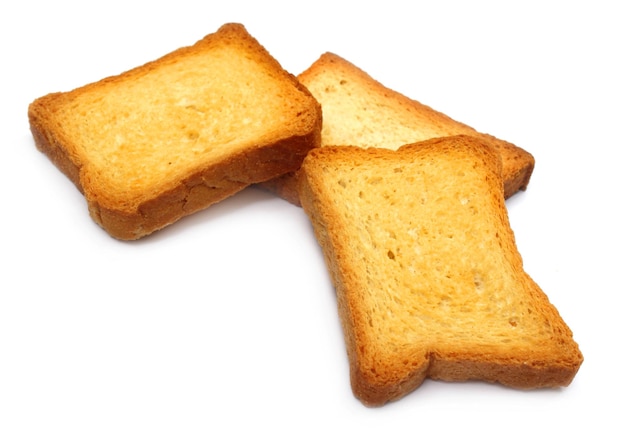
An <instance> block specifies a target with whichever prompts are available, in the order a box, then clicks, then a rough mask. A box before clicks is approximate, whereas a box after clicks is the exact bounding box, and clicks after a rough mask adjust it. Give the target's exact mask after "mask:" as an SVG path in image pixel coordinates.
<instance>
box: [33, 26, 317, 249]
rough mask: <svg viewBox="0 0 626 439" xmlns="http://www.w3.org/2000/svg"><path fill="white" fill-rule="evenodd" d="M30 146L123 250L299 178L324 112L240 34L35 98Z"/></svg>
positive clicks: (238, 29) (222, 34)
mask: <svg viewBox="0 0 626 439" xmlns="http://www.w3.org/2000/svg"><path fill="white" fill-rule="evenodd" d="M28 116H29V120H30V125H31V131H32V133H33V137H34V139H35V143H36V146H37V147H38V148H39V149H40V150H41V151H43V152H44V153H45V154H47V155H48V157H49V158H50V159H51V160H52V161H53V162H54V163H55V164H56V165H57V166H58V167H59V169H60V170H61V171H63V172H64V173H65V174H66V175H67V176H68V177H69V178H70V179H71V180H72V181H73V182H74V184H75V185H76V186H77V187H78V189H79V190H80V191H81V192H82V193H83V194H84V195H85V198H86V200H87V204H88V208H89V212H90V214H91V216H92V218H93V219H94V220H95V221H96V222H97V223H98V224H100V225H101V226H102V227H103V228H104V229H105V230H106V231H107V232H108V233H109V234H111V235H112V236H114V237H116V238H119V239H123V240H132V239H137V238H141V237H142V236H145V235H148V234H150V233H152V232H154V231H155V230H158V229H160V228H162V227H164V226H166V225H168V224H171V223H172V222H174V221H176V220H178V219H180V218H181V217H183V216H185V215H189V214H191V213H193V212H196V211H198V210H200V209H203V208H205V207H207V206H209V205H211V204H213V203H216V202H218V201H220V200H222V199H224V198H225V197H228V196H230V195H232V194H234V193H236V192H238V191H240V190H241V189H243V188H245V187H246V186H248V185H250V184H254V183H258V182H261V181H264V180H268V179H271V178H273V177H276V176H279V175H281V174H285V173H286V172H291V171H294V170H296V169H298V168H299V166H300V164H301V162H302V160H303V158H304V156H305V155H306V153H307V152H308V151H309V150H310V149H311V148H314V147H318V146H319V145H320V141H321V134H320V132H321V108H320V106H319V104H318V102H317V101H316V100H315V99H314V98H313V96H311V94H310V93H309V92H308V90H307V89H306V88H304V87H303V86H302V85H301V84H300V83H299V82H298V81H297V80H296V78H295V77H294V76H293V75H291V74H290V73H288V72H287V71H285V70H284V69H283V68H282V67H281V66H280V64H279V63H278V62H277V61H276V60H275V59H274V58H273V57H272V56H271V55H270V54H269V53H268V52H267V50H266V49H265V48H264V47H263V46H261V45H260V44H259V42H258V41H257V40H256V39H254V38H253V37H252V36H251V35H250V34H249V33H248V32H247V30H246V29H245V28H244V27H243V26H242V25H240V24H234V23H232V24H226V25H224V26H222V27H221V28H220V29H219V30H218V31H217V32H215V33H213V34H210V35H207V36H206V37H205V38H203V39H202V40H200V41H198V42H197V43H196V44H194V45H192V46H190V47H183V48H180V49H178V50H175V51H174V52H172V53H169V54H167V55H165V56H163V57H162V58H160V59H158V60H155V61H153V62H150V63H147V64H145V65H143V66H140V67H137V68H134V69H132V70H130V71H127V72H124V73H122V74H120V75H118V76H114V77H109V78H105V79H103V80H101V81H98V82H95V83H92V84H88V85H85V86H83V87H80V88H77V89H75V90H72V91H69V92H64V93H52V94H49V95H46V96H43V97H41V98H39V99H36V100H35V101H34V102H33V103H32V104H31V105H30V106H29V109H28Z"/></svg>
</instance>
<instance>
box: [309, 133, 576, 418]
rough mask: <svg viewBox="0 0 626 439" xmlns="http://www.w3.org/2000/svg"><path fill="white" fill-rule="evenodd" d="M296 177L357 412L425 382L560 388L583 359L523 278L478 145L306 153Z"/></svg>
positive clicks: (459, 140) (497, 168)
mask: <svg viewBox="0 0 626 439" xmlns="http://www.w3.org/2000/svg"><path fill="white" fill-rule="evenodd" d="M298 175H299V193H300V200H301V202H302V206H303V208H304V210H305V212H306V214H307V215H308V216H309V217H310V219H311V222H312V224H313V229H314V231H315V234H316V237H317V239H318V242H319V243H320V246H321V248H322V250H323V253H324V257H325V260H326V263H327V265H328V268H329V271H330V274H331V277H332V280H333V284H334V285H335V288H336V293H337V303H338V309H339V316H340V320H341V323H342V328H343V331H344V336H345V342H346V347H347V352H348V358H349V363H350V375H351V384H352V389H353V392H354V394H355V395H356V397H358V398H359V399H360V400H361V401H362V402H363V403H364V404H365V405H367V406H379V405H382V404H385V403H386V402H388V401H392V400H396V399H398V398H401V397H402V396H404V395H406V394H407V393H409V392H411V391H412V390H414V389H416V388H417V387H418V386H419V385H420V384H421V383H422V381H423V380H424V379H425V378H427V377H430V378H432V379H437V380H444V381H465V380H484V381H488V382H497V383H501V384H503V385H506V386H510V387H514V388H520V389H531V388H540V387H558V386H567V385H568V384H569V383H570V382H571V381H572V379H573V377H574V376H575V374H576V373H577V371H578V369H579V367H580V365H581V363H582V360H583V357H582V355H581V353H580V351H579V348H578V345H577V344H576V342H575V341H574V340H573V338H572V332H571V331H570V329H569V328H568V326H567V325H566V324H565V322H564V321H563V320H562V318H561V317H560V315H559V313H558V311H557V310H556V309H555V307H554V306H553V305H551V303H550V302H549V300H548V298H547V297H546V295H545V294H544V293H543V292H542V290H541V289H540V287H539V286H538V285H537V284H536V283H535V282H534V281H533V280H532V279H531V278H530V276H529V275H528V274H527V273H526V272H525V271H524V268H523V266H522V258H521V256H520V254H519V252H518V250H517V247H516V244H515V239H514V235H513V232H512V230H511V228H510V225H509V220H508V214H507V210H506V206H505V202H504V196H503V190H502V177H501V160H500V157H499V155H498V154H497V153H496V152H495V150H494V149H493V148H491V147H490V146H488V145H487V144H486V143H485V142H484V141H482V140H480V139H478V138H476V137H470V136H463V135H461V136H453V137H446V138H438V139H431V140H427V141H424V142H421V143H418V144H412V145H406V146H403V147H402V148H400V149H399V150H397V151H391V150H387V149H380V148H371V149H363V148H359V147H324V148H317V149H315V150H313V151H311V152H310V153H309V155H308V156H307V158H306V159H305V160H304V163H303V165H302V168H301V169H300V171H299V173H298Z"/></svg>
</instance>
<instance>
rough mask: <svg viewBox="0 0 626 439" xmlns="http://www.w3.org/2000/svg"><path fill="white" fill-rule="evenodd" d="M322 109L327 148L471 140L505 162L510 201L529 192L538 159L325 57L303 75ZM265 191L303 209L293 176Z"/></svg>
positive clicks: (268, 185) (270, 184)
mask: <svg viewBox="0 0 626 439" xmlns="http://www.w3.org/2000/svg"><path fill="white" fill-rule="evenodd" d="M298 79H299V80H300V82H301V83H302V84H303V85H304V86H306V87H307V88H308V89H309V90H310V91H311V93H312V94H313V96H315V98H316V99H317V100H318V101H319V102H320V104H321V105H322V111H323V115H324V123H323V126H322V146H328V145H332V146H336V145H351V146H359V147H363V148H368V147H378V148H388V149H394V150H395V149H398V148H399V147H400V146H402V145H405V144H410V143H415V142H420V141H423V140H428V139H431V138H436V137H445V136H453V135H459V134H467V135H471V136H476V137H479V138H481V139H483V140H484V141H485V142H486V143H488V144H489V145H491V146H493V147H494V148H496V149H497V150H498V151H499V152H500V154H501V156H502V162H503V173H504V192H505V197H506V198H508V197H510V196H512V195H513V194H515V193H516V192H517V191H519V190H524V189H526V187H527V185H528V183H529V180H530V177H531V174H532V172H533V168H534V164H535V161H534V158H533V156H532V155H531V154H530V153H528V152H527V151H525V150H524V149H522V148H520V147H518V146H515V145H513V144H512V143H509V142H506V141H504V140H501V139H498V138H496V137H493V136H491V135H489V134H484V133H480V132H478V131H476V130H475V129H473V128H471V127H469V126H468V125H465V124H463V123H461V122H457V121H456V120H453V119H452V118H450V117H448V116H447V115H445V114H443V113H441V112H439V111H436V110H434V109H432V108H430V107H428V106H426V105H424V104H422V103H420V102H418V101H416V100H413V99H410V98H408V97H406V96H404V95H402V94H401V93H398V92H396V91H394V90H391V89H389V88H387V87H385V86H384V85H382V84H381V83H380V82H378V81H376V80H375V79H373V78H372V77H371V76H370V75H368V74H367V73H366V72H364V71H363V70H361V69H360V68H358V67H356V66H355V65H354V64H352V63H350V62H348V61H346V60H345V59H343V58H341V57H339V56H337V55H335V54H333V53H325V54H323V55H322V56H321V57H320V58H319V59H318V60H317V61H315V62H314V63H313V64H312V65H311V66H310V67H309V68H308V69H307V70H305V71H304V72H302V73H301V74H300V75H298ZM263 186H264V187H265V188H267V189H269V190H271V191H273V192H275V193H277V194H279V195H280V196H281V197H283V198H285V199H286V200H288V201H290V202H291V203H293V204H296V205H298V204H299V201H298V195H297V191H296V190H295V177H294V175H293V174H289V175H285V176H282V177H280V178H278V179H276V180H273V181H270V182H267V183H264V184H263Z"/></svg>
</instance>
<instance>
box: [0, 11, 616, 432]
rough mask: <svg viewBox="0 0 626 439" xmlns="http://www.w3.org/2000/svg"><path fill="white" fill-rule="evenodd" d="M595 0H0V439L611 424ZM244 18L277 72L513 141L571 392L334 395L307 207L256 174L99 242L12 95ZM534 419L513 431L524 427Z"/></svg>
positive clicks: (608, 261)
mask: <svg viewBox="0 0 626 439" xmlns="http://www.w3.org/2000/svg"><path fill="white" fill-rule="evenodd" d="M620 3H621V2H619V1H614V2H609V1H602V0H594V1H587V2H581V1H563V2H555V1H524V2H521V1H520V2H502V1H500V2H496V1H494V2H485V1H475V2H470V1H458V2H450V1H437V2H435V1H423V2H421V1H416V2H408V1H403V2H399V1H392V0H386V1H384V2H377V3H374V2H369V3H367V2H340V1H338V0H335V1H325V0H318V1H309V2H302V3H298V2H293V1H292V2H277V1H249V2H243V1H235V0H233V1H220V2H213V1H208V0H205V1H198V2H191V1H185V0H178V1H170V2H162V1H153V2H144V1H142V2H138V3H134V2H131V1H124V2H121V1H107V2H75V1H21V2H4V3H3V4H2V6H0V37H1V38H0V44H1V49H2V50H1V59H2V61H1V69H0V78H1V80H0V87H1V89H0V92H1V93H0V111H1V113H0V125H1V130H0V136H2V137H1V143H0V178H1V179H2V180H1V184H0V188H1V191H2V192H1V197H0V200H1V202H0V209H1V211H0V234H1V235H0V236H1V238H0V255H1V256H2V258H1V260H0V264H1V265H0V437H1V438H7V439H13V438H50V437H54V438H56V437H59V438H61V437H62V438H111V437H115V438H143V437H146V438H148V437H149V438H200V437H257V436H259V435H261V434H269V435H271V437H276V438H293V437H339V436H343V437H355V438H374V437H376V438H379V437H388V438H393V437H399V435H403V436H402V437H406V436H405V435H408V436H411V437H418V436H426V435H428V436H431V437H452V436H463V437H483V438H488V437H507V438H515V437H538V438H540V437H567V436H569V435H572V434H579V435H581V436H577V437H589V436H591V435H593V437H624V435H625V427H624V420H623V417H624V412H625V410H624V409H625V405H624V396H625V392H626V386H625V384H624V373H623V367H624V359H625V358H624V353H623V351H624V345H625V343H624V335H625V330H624V308H623V305H624V293H626V287H625V281H624V271H625V269H626V267H625V262H626V258H625V256H624V248H626V241H625V239H624V223H625V221H624V220H625V219H626V217H625V216H624V213H623V210H622V208H623V206H622V204H623V201H624V191H623V186H624V177H623V174H622V168H623V165H622V161H623V153H624V149H625V147H626V140H625V136H624V132H625V128H626V118H625V116H626V111H625V104H624V102H626V90H625V85H624V81H625V78H626V70H625V68H624V64H623V62H624V55H625V53H626V50H625V45H626V31H625V29H626V26H625V25H624V22H625V18H626V15H625V13H624V12H622V11H623V9H622V8H621V7H620V6H621V5H620ZM226 22H240V23H243V24H244V25H245V26H246V27H247V29H248V31H249V32H250V33H251V34H252V35H253V36H255V37H256V38H257V39H258V40H259V41H260V42H261V43H262V44H263V45H264V46H265V47H266V48H267V49H268V50H269V51H270V52H271V53H272V54H273V55H274V56H275V57H276V58H277V59H278V60H279V61H280V62H281V64H282V65H283V67H285V68H286V69H287V70H289V71H290V72H292V73H294V74H297V73H300V72H301V71H302V70H304V69H305V68H306V67H308V66H309V64H311V63H312V62H313V61H315V60H316V59H317V57H318V56H319V55H320V54H321V53H323V52H325V51H332V52H335V53H337V54H339V55H340V56H342V57H344V58H346V59H348V60H349V61H352V62H353V63H355V64H356V65H358V66H360V67H361V68H363V69H364V70H366V71H367V72H368V73H370V74H371V75H372V76H373V77H374V78H376V79H378V80H379V81H381V82H382V83H383V84H385V85H387V86H388V87H391V88H393V89H395V90H398V91H400V92H402V93H404V94H406V95H408V96H410V97H412V98H414V99H417V100H419V101H421V102H423V103H425V104H427V105H430V106H432V107H434V108H435V109H438V110H440V111H443V112H445V113H447V114H448V115H450V116H451V117H453V118H455V119H457V120H460V121H462V122H465V123H467V124H469V125H471V126H473V127H475V128H477V129H478V130H480V131H484V132H489V133H491V134H493V135H496V136H498V137H501V138H503V139H506V140H509V141H511V142H513V143H516V144H517V145H519V146H521V147H523V148H525V149H527V150H528V151H530V152H531V153H533V155H534V156H535V158H536V161H537V165H536V169H535V172H534V175H533V177H532V179H531V184H530V186H529V188H528V191H526V192H525V193H522V194H519V195H516V196H515V197H513V198H512V199H511V200H509V201H508V202H507V205H508V207H509V214H510V220H511V225H512V227H513V230H514V231H515V234H516V238H517V242H518V247H519V249H520V252H521V253H522V256H523V257H524V261H525V267H526V270H527V271H528V272H529V273H530V275H531V276H532V277H533V278H534V279H535V280H536V281H537V282H538V283H539V284H540V285H541V286H542V288H543V289H544V290H545V292H546V293H547V295H548V296H549V297H550V299H551V301H552V302H553V303H554V304H555V305H556V306H557V308H558V309H559V311H560V313H561V315H562V316H563V318H564V320H565V321H566V322H567V323H568V325H569V326H570V327H571V328H572V330H573V332H574V336H575V339H576V340H577V341H578V343H579V344H580V347H581V350H582V352H583V354H584V356H585V362H584V364H583V366H582V368H581V369H580V371H579V373H578V375H577V376H576V378H575V380H574V382H573V383H572V384H571V386H570V387H568V388H565V389H561V390H540V391H530V392H522V391H516V390H510V389H507V388H503V387H500V386H497V385H488V384H484V383H461V384H449V383H439V382H433V381H427V382H425V383H424V384H423V385H422V386H421V387H420V388H419V389H418V390H417V391H415V392H413V393H412V394H410V395H409V396H407V397H405V398H404V399H402V400H401V401H399V402H396V403H393V404H389V405H387V406H385V407H383V408H377V409H371V408H365V407H364V406H363V405H362V404H361V403H360V402H358V401H357V400H356V399H355V398H354V397H353V396H352V393H351V390H350V386H349V378H348V364H347V358H346V355H345V350H344V345H343V339H342V334H341V331H340V327H339V323H338V318H337V315H336V308H335V298H334V291H333V289H332V287H331V285H330V282H329V279H328V276H327V273H326V269H325V267H324V264H323V260H322V258H321V253H320V249H319V248H318V246H317V243H316V242H315V240H314V238H313V236H312V232H311V228H310V225H309V222H308V219H307V218H306V216H305V215H304V213H303V212H302V211H301V210H300V209H299V208H296V207H294V206H292V205H290V204H288V203H286V202H284V201H282V200H280V199H277V198H275V197H273V196H271V195H269V194H267V193H264V192H262V191H260V190H257V189H248V190H245V191H244V192H242V193H240V194H239V195H237V196H235V197H233V198H231V199H229V200H227V201H225V202H222V203H220V204H219V205H216V206H214V207H211V208H209V209H207V210H206V211H204V212H201V213H199V214H196V215H194V216H192V217H189V218H187V219H185V220H183V221H180V222H179V223H177V224H176V225H174V226H171V227H169V228H167V229H166V230H164V231H162V232H159V233H157V234H155V235H153V236H151V237H149V238H146V239H144V240H142V241H140V242H135V243H123V242H118V241H116V240H113V239H112V238H110V237H109V236H108V235H106V234H105V233H104V232H103V231H102V230H101V229H99V228H98V227H97V226H96V225H95V224H94V223H93V222H92V221H91V219H90V218H89V216H88V213H87V208H86V204H85V201H84V199H83V198H82V196H81V195H80V194H79V192H78V191H77V190H76V189H75V188H74V186H72V184H71V183H70V182H69V180H68V179H67V178H66V177H65V176H63V175H62V174H61V173H60V172H59V171H58V170H57V169H56V168H55V167H54V166H53V165H52V164H51V163H50V162H49V161H48V159H47V158H46V157H45V156H44V155H43V154H41V153H39V152H38V151H37V150H36V149H35V147H34V144H33V141H32V138H31V135H30V132H29V128H28V121H27V116H26V110H27V106H28V104H29V103H30V102H31V101H32V100H33V99H35V98H37V97H39V96H41V95H44V94H46V93H49V92H52V91H64V90H70V89H72V88H75V87H78V86H80V85H83V84H85V83H88V82H92V81H96V80H99V79H101V78H102V77H104V76H108V75H112V74H117V73H120V72H121V71H123V70H127V69H129V68H132V67H135V66H136V65H139V64H142V63H144V62H146V61H149V60H152V59H155V58H157V57H159V56H161V55H163V54H165V53H167V52H169V51H171V50H173V49H175V48H177V47H179V46H183V45H189V44H192V43H194V42H195V41H196V40H198V39H200V38H202V37H203V36H204V35H205V34H208V33H212V32H214V31H215V30H217V28H218V27H219V26H220V25H222V24H223V23H226ZM529 435H532V436H529Z"/></svg>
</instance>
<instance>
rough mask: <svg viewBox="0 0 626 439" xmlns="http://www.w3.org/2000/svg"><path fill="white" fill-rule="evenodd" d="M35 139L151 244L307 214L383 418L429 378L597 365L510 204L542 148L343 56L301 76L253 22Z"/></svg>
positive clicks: (68, 107) (64, 107)
mask: <svg viewBox="0 0 626 439" xmlns="http://www.w3.org/2000/svg"><path fill="white" fill-rule="evenodd" d="M28 116H29V121H30V125H31V131H32V133H33V138H34V140H35V144H36V146H37V147H38V148H39V149H40V150H41V151H42V152H44V153H45V154H46V155H47V156H48V157H49V158H50V159H51V161H52V162H53V163H54V164H55V165H56V166H57V167H58V168H59V169H60V170H61V171H62V172H63V173H65V174H66V175H67V176H68V177H69V178H70V179H71V181H73V182H74V184H75V185H76V186H77V188H78V189H79V190H80V191H81V192H82V193H83V194H84V196H85V199H86V201H87V205H88V209H89V213H90V215H91V217H92V218H93V220H94V221H95V222H97V223H98V224H99V225H100V226H101V227H102V228H103V229H104V230H106V231H107V232H108V233H109V234H110V235H111V236H113V237H115V238H117V239H121V240H134V239H139V238H141V237H144V236H146V235H149V234H151V233H153V232H155V231H157V230H159V229H161V228H163V227H165V226H167V225H169V224H171V223H173V222H175V221H177V220H178V219H180V218H182V217H183V216H185V215H189V214H191V213H193V212H196V211H198V210H200V209H204V208H206V207H207V206H210V205H211V204H214V203H216V202H219V201H220V200H222V199H224V198H226V197H228V196H231V195H233V194H235V193H236V192H238V191H240V190H242V189H244V188H245V187H247V186H250V185H255V184H258V185H261V186H262V187H264V188H266V189H268V190H271V191H273V192H275V193H276V194H278V195H279V196H281V197H283V198H285V199H286V200H288V201H290V202H292V203H294V204H296V205H299V206H302V208H303V209H304V211H305V212H306V214H307V215H308V217H309V218H310V220H311V224H312V230H313V232H314V233H315V236H316V238H317V240H318V242H319V244H320V246H321V248H322V250H323V252H324V257H325V260H326V264H327V266H328V269H329V274H330V276H331V278H332V281H333V284H334V286H335V289H336V293H337V303H338V311H339V317H340V320H341V323H342V328H343V332H344V337H345V342H346V348H347V354H348V359H349V363H350V378H351V384H352V389H353V392H354V394H355V396H356V397H357V398H359V399H360V400H361V401H362V402H363V403H364V404H365V405H367V406H379V405H382V404H385V403H387V402H389V401H393V400H396V399H398V398H401V397H402V396H404V395H406V394H407V393H409V392H411V391H412V390H414V389H415V388H417V387H418V386H419V385H420V384H421V383H422V381H423V380H424V379H425V378H432V379H439V380H448V381H465V380H484V381H489V382H497V383H501V384H503V385H506V386H511V387H514V388H522V389H531V388H542V387H559V386H567V385H568V384H569V383H570V382H571V381H572V379H573V378H574V376H575V375H576V373H577V371H578V369H579V367H580V365H581V363H582V361H583V357H582V355H581V352H580V350H579V347H578V345H577V344H576V342H575V341H574V339H573V337H572V332H571V330H570V329H569V328H568V326H567V325H566V324H565V322H564V321H563V320H562V318H561V317H560V316H559V313H558V311H557V310H556V309H555V307H554V306H553V305H552V304H551V303H550V302H549V300H548V298H547V296H546V295H545V294H544V293H543V292H542V290H541V289H540V287H539V286H538V285H537V284H536V283H535V282H534V281H533V280H532V279H531V278H530V276H529V275H528V274H527V273H526V272H525V271H524V268H523V264H522V258H521V256H520V254H519V252H518V250H517V247H516V244H515V239H514V235H513V231H512V230H511V227H510V224H509V220H508V215H507V209H506V205H505V199H506V198H508V197H510V196H512V195H513V194H515V193H516V192H517V191H519V190H524V189H526V187H527V185H528V184H529V180H530V176H531V174H532V171H533V168H534V158H533V156H532V155H531V154H530V153H528V152H527V151H525V150H524V149H522V148H519V147H517V146H515V145H513V144H511V143H509V142H506V141H504V140H501V139H498V138H495V137H493V136H490V135H488V134H485V133H481V132H478V131H476V130H475V129H473V128H471V127H469V126H467V125H465V124H463V123H461V122H457V121H455V120H453V119H451V118H449V117H448V116H446V115H445V114H443V113H441V112H439V111H436V110H434V109H432V108H430V107H428V106H426V105H423V104H421V103H420V102H418V101H415V100H412V99H410V98H408V97H406V96H404V95H402V94H400V93H398V92H396V91H393V90H390V89H388V88H386V87H385V86H383V85H382V84H380V83H378V82H377V81H376V80H374V79H373V78H372V77H370V76H369V75H368V74H367V73H365V72H364V71H362V70H360V69H359V68H358V67H356V66H354V65H353V64H351V63H349V62H348V61H346V60H344V59H343V58H341V57H339V56H337V55H334V54H332V53H326V54H323V55H322V56H321V57H320V58H319V59H318V60H317V61H315V62H314V63H313V64H312V65H311V67H310V68H308V69H307V70H306V71H304V72H303V73H301V74H300V75H299V76H297V77H296V76H294V75H292V74H290V73H289V72H287V71H285V70H284V69H283V67H282V66H281V65H280V64H279V62H278V61H277V60H275V59H274V58H273V57H272V56H271V55H270V53H269V52H268V51H267V50H266V49H265V48H264V47H263V46H262V45H261V44H260V43H259V42H258V41H257V40H256V39H254V38H253V37H252V36H251V35H250V34H249V33H248V32H247V30H246V29H245V27H244V26H242V25H240V24H234V23H232V24H226V25H224V26H222V27H221V28H220V29H219V30H217V31H216V32H215V33H213V34H210V35H207V36H206V37H205V38H203V39H202V40H200V41H198V42H197V43H195V44H194V45H192V46H189V47H184V48H181V49H178V50H176V51H174V52H172V53H170V54H167V55H165V56H164V57H162V58H160V59H158V60H156V61H153V62H151V63H148V64H145V65H143V66H140V67H137V68H135V69H132V70H129V71H127V72H124V73H122V74H120V75H118V76H114V77H109V78H105V79H103V80H101V81H98V82H95V83H92V84H88V85H85V86H83V87H80V88H77V89H75V90H72V91H69V92H62V93H52V94H49V95H46V96H43V97H41V98H38V99H36V100H35V101H34V102H33V103H31V105H30V106H29V109H28Z"/></svg>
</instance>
